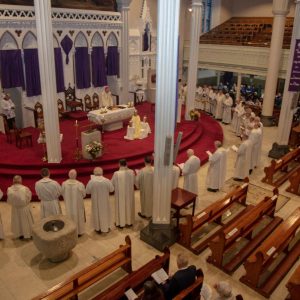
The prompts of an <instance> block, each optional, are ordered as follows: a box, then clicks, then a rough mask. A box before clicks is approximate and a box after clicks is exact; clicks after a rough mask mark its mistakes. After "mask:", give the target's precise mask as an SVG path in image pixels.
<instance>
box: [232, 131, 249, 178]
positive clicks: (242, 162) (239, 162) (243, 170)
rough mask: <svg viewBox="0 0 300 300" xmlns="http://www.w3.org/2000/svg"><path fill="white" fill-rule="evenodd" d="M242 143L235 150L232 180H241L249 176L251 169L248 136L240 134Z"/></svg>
mask: <svg viewBox="0 0 300 300" xmlns="http://www.w3.org/2000/svg"><path fill="white" fill-rule="evenodd" d="M242 141H243V142H242V143H241V145H240V146H239V148H238V150H237V157H236V161H235V165H234V178H233V179H234V180H236V181H242V180H244V179H245V178H246V177H248V176H249V171H250V169H251V167H250V164H251V153H252V142H251V141H250V140H249V139H248V136H246V135H243V136H242Z"/></svg>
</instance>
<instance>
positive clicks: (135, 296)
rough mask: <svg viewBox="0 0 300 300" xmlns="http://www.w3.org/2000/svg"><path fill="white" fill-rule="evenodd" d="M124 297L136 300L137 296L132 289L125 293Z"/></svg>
mask: <svg viewBox="0 0 300 300" xmlns="http://www.w3.org/2000/svg"><path fill="white" fill-rule="evenodd" d="M125 296H126V297H127V299H128V300H134V299H138V295H137V294H136V293H135V292H134V290H133V289H129V290H127V291H126V292H125Z"/></svg>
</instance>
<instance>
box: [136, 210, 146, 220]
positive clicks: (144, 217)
mask: <svg viewBox="0 0 300 300" xmlns="http://www.w3.org/2000/svg"><path fill="white" fill-rule="evenodd" d="M138 215H139V216H140V217H141V218H143V219H146V218H147V217H146V216H144V215H142V213H141V212H138Z"/></svg>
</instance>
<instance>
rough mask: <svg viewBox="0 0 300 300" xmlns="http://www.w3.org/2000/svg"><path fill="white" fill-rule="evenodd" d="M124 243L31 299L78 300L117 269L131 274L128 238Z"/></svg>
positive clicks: (127, 237)
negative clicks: (89, 288)
mask: <svg viewBox="0 0 300 300" xmlns="http://www.w3.org/2000/svg"><path fill="white" fill-rule="evenodd" d="M125 242H126V244H125V245H121V246H120V248H119V249H117V250H115V251H114V252H112V253H111V254H109V255H107V256H105V257H104V258H101V259H100V260H98V261H97V262H95V263H93V264H92V265H90V266H89V267H87V268H85V269H83V270H81V271H80V272H78V273H76V274H74V275H73V276H71V277H70V278H69V279H67V280H66V281H64V282H62V283H59V284H57V285H55V286H54V287H52V288H51V289H49V290H48V291H46V292H44V293H43V294H41V295H39V296H37V297H35V298H33V300H38V299H51V300H52V299H55V300H58V299H78V294H79V293H80V292H82V291H84V290H85V289H87V288H88V287H90V286H91V285H92V284H94V283H96V282H98V281H100V280H101V279H103V278H104V277H105V276H107V275H109V274H111V273H112V272H113V271H115V270H117V269H118V268H122V269H124V270H125V271H126V272H128V273H131V272H132V266H131V240H130V238H129V236H126V237H125Z"/></svg>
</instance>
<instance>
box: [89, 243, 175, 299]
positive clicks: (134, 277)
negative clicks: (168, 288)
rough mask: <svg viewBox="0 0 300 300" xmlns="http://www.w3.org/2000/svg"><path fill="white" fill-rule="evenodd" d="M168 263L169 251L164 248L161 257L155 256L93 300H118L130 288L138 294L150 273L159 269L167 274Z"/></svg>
mask: <svg viewBox="0 0 300 300" xmlns="http://www.w3.org/2000/svg"><path fill="white" fill-rule="evenodd" d="M169 263H170V250H169V249H167V248H166V249H165V250H164V254H163V255H162V256H158V255H157V256H156V257H155V258H154V259H152V260H151V261H149V262H148V263H147V264H145V265H144V266H142V267H141V268H139V269H138V270H136V271H133V272H132V273H131V274H128V275H127V276H126V277H124V278H123V279H121V280H120V281H118V282H116V283H115V284H113V285H112V286H110V287H109V288H108V289H107V290H105V291H104V292H102V293H100V294H99V295H97V296H95V297H94V298H93V300H112V299H114V300H118V299H121V298H122V297H123V296H124V294H125V292H126V291H127V290H128V289H130V288H132V289H133V290H135V292H136V293H138V290H142V288H143V284H144V282H145V281H146V280H149V279H150V278H151V274H152V273H154V272H156V271H158V270H159V269H161V268H163V269H164V270H165V271H166V273H169Z"/></svg>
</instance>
